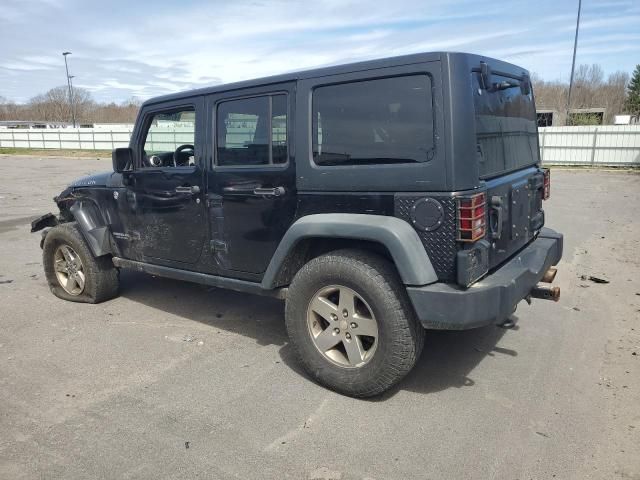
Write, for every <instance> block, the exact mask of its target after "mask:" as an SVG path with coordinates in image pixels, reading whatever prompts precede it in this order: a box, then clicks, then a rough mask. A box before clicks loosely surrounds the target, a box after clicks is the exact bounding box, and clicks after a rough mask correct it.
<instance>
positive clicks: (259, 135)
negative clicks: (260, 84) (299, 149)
mask: <svg viewBox="0 0 640 480" xmlns="http://www.w3.org/2000/svg"><path fill="white" fill-rule="evenodd" d="M216 147H217V148H216V150H217V159H216V161H217V165H219V166H238V165H271V164H282V163H286V162H287V97H286V95H266V96H262V97H253V98H243V99H240V100H230V101H226V102H221V103H220V104H219V105H218V108H217V112H216Z"/></svg>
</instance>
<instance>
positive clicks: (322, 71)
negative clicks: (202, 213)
mask: <svg viewBox="0 0 640 480" xmlns="http://www.w3.org/2000/svg"><path fill="white" fill-rule="evenodd" d="M443 57H450V58H451V57H456V58H458V59H460V60H463V59H464V60H465V61H467V62H469V63H473V64H478V63H479V62H480V61H490V62H491V64H492V65H494V66H495V67H498V69H502V70H504V71H514V70H518V71H519V73H527V72H526V70H524V69H521V68H520V67H518V66H516V65H512V64H509V63H506V62H503V61H500V60H496V59H494V58H488V57H484V56H481V55H475V54H470V53H462V52H424V53H414V54H411V55H402V56H398V57H388V58H381V59H376V60H367V61H364V62H354V63H347V64H342V65H334V66H330V67H321V68H314V69H311V70H302V71H299V72H291V73H284V74H281V75H273V76H270V77H262V78H256V79H252V80H244V81H241V82H234V83H226V84H221V85H214V86H211V87H204V88H198V89H194V90H187V91H184V92H178V93H171V94H168V95H162V96H159V97H154V98H151V99H149V100H147V101H146V102H144V104H143V106H146V105H153V104H157V103H164V102H169V101H173V100H181V99H185V98H190V97H195V96H200V95H209V94H213V93H220V92H228V91H233V90H238V89H243V88H251V87H261V86H265V85H271V84H276V83H283V82H293V81H296V80H301V79H306V78H317V77H326V76H330V75H340V74H345V73H350V72H357V71H364V70H373V69H377V68H386V67H397V66H401V65H410V64H414V63H426V62H434V61H438V60H442V58H443Z"/></svg>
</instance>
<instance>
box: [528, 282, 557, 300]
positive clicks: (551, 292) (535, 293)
mask: <svg viewBox="0 0 640 480" xmlns="http://www.w3.org/2000/svg"><path fill="white" fill-rule="evenodd" d="M531 296H532V297H533V298H540V299H542V300H553V301H554V302H557V301H559V300H560V287H548V286H546V285H537V286H536V287H534V288H533V289H532V290H531Z"/></svg>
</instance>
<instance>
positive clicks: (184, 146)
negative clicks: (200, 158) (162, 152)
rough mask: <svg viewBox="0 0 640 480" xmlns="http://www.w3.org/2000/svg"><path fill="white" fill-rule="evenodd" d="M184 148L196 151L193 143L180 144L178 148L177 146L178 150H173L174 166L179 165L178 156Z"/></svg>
mask: <svg viewBox="0 0 640 480" xmlns="http://www.w3.org/2000/svg"><path fill="white" fill-rule="evenodd" d="M184 150H191V151H192V152H195V147H194V146H193V145H189V144H184V145H180V146H179V147H178V148H176V151H175V152H173V166H174V167H177V166H178V157H179V156H180V154H181V153H182V152H183V151H184Z"/></svg>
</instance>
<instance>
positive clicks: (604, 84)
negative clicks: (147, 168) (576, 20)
mask: <svg viewBox="0 0 640 480" xmlns="http://www.w3.org/2000/svg"><path fill="white" fill-rule="evenodd" d="M532 83H533V90H534V93H535V96H536V106H537V108H538V109H549V110H555V111H557V112H560V113H562V112H565V111H566V108H567V98H568V92H569V84H568V83H566V82H560V81H546V80H543V79H542V78H540V77H539V76H538V75H536V74H533V75H532ZM73 97H74V98H73V100H74V101H73V104H74V108H75V116H76V121H77V123H79V124H82V123H85V124H86V123H133V122H135V119H136V115H137V113H138V110H139V108H140V104H141V102H140V100H138V99H137V98H131V99H129V100H126V101H124V102H122V103H115V102H111V103H98V102H96V101H94V100H93V98H92V97H91V94H90V93H89V92H88V91H87V90H85V89H83V88H74V89H73ZM570 108H571V109H578V108H604V109H606V113H605V118H604V123H612V121H613V116H614V115H617V114H621V113H628V114H631V115H640V65H638V66H637V67H636V69H635V70H634V72H633V74H632V75H631V77H630V76H629V74H628V73H626V72H622V71H618V72H614V73H612V74H610V75H608V76H607V77H606V78H605V75H604V71H603V70H602V67H601V66H600V65H597V64H593V65H580V66H578V68H577V69H576V72H575V76H574V82H573V88H572V92H571V106H570ZM0 120H25V121H27V120H29V121H38V122H70V121H71V109H70V104H69V92H68V90H67V87H66V86H60V87H55V88H52V89H51V90H49V91H48V92H46V93H43V94H40V95H36V96H35V97H33V98H31V99H30V100H29V101H28V102H27V103H25V104H16V103H13V102H10V101H8V100H6V99H5V98H3V97H0ZM592 121H593V119H591V118H589V116H588V115H585V116H581V117H574V118H573V123H574V124H575V123H581V124H585V123H586V124H588V123H591V122H592Z"/></svg>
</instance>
